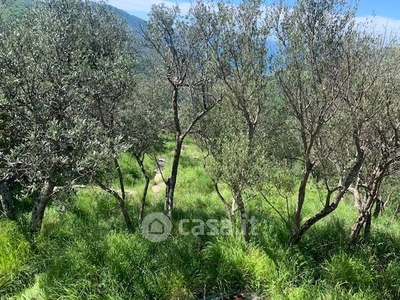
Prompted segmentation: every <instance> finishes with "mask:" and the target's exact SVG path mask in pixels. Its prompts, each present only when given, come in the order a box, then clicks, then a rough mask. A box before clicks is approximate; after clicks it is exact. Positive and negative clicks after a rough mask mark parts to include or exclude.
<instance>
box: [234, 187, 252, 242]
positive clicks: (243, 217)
mask: <svg viewBox="0 0 400 300" xmlns="http://www.w3.org/2000/svg"><path fill="white" fill-rule="evenodd" d="M233 198H234V201H235V202H236V204H237V209H238V210H239V212H240V226H241V230H242V236H243V239H244V240H245V241H246V242H248V241H249V226H248V218H247V213H246V208H245V206H244V202H243V198H242V193H241V191H239V190H236V191H234V197H233Z"/></svg>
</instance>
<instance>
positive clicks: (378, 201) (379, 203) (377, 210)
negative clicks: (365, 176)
mask: <svg viewBox="0 0 400 300" xmlns="http://www.w3.org/2000/svg"><path fill="white" fill-rule="evenodd" d="M383 207H384V203H383V201H382V200H381V198H380V197H378V198H377V199H376V202H375V209H374V218H377V217H379V215H380V214H381V213H382V211H383Z"/></svg>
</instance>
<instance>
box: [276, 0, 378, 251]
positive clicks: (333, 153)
mask: <svg viewBox="0 0 400 300" xmlns="http://www.w3.org/2000/svg"><path fill="white" fill-rule="evenodd" d="M271 11H272V14H273V15H274V16H275V22H274V24H275V25H274V26H273V28H274V29H273V30H274V34H275V35H276V38H277V41H278V55H277V58H276V67H275V75H276V78H277V81H278V86H279V90H280V93H281V97H282V100H283V101H284V105H285V107H286V110H287V112H288V114H289V115H290V116H291V118H292V120H293V125H294V126H293V127H294V129H295V131H296V132H297V136H298V140H299V144H300V145H301V146H300V147H301V148H300V149H301V153H302V154H301V156H300V157H298V159H299V162H300V163H301V164H302V166H303V172H302V174H301V179H300V182H299V189H298V192H297V202H296V208H295V212H294V214H293V219H292V230H291V240H290V243H291V244H292V245H293V244H297V243H298V242H299V241H300V239H301V237H302V236H303V234H304V233H305V232H306V231H307V230H308V229H309V228H310V227H311V226H313V225H314V224H315V223H316V222H318V221H319V220H321V219H322V218H324V217H326V216H327V215H329V214H330V213H331V212H333V211H334V210H335V209H336V208H337V206H338V205H339V203H340V201H341V200H342V199H343V197H344V195H345V193H346V191H347V189H348V188H349V187H350V185H351V184H352V183H353V182H354V180H355V179H356V178H357V175H358V173H359V170H360V168H361V166H362V165H363V163H364V160H365V155H366V153H365V151H366V147H367V144H366V140H365V139H364V138H363V133H364V131H363V130H364V126H365V122H366V120H367V118H368V115H367V114H360V110H358V107H360V105H361V104H362V103H364V101H365V97H366V94H367V93H368V91H369V90H371V88H372V87H373V85H374V83H375V82H376V80H377V77H378V74H379V68H378V66H379V56H377V55H375V54H376V51H374V47H373V43H372V42H371V39H370V38H369V36H368V34H365V33H363V31H362V30H360V28H356V24H355V21H354V17H355V9H354V8H351V7H349V6H348V5H347V3H346V2H345V1H341V0H323V1H302V0H300V1H298V2H297V3H296V4H295V5H294V7H289V6H286V5H284V4H281V5H279V6H278V7H276V8H275V9H273V10H271ZM361 29H362V28H361ZM369 113H371V111H369ZM318 173H319V174H320V175H321V176H320V177H319V178H320V179H322V185H320V186H321V187H322V188H323V189H324V190H325V199H324V201H323V207H322V208H321V209H320V210H319V211H317V212H315V213H314V214H313V215H312V216H311V217H309V218H308V219H307V220H305V221H303V220H302V218H303V206H304V203H305V201H307V187H308V186H309V184H310V182H311V181H312V179H313V178H312V177H313V174H318ZM316 179H317V180H318V177H317V178H316Z"/></svg>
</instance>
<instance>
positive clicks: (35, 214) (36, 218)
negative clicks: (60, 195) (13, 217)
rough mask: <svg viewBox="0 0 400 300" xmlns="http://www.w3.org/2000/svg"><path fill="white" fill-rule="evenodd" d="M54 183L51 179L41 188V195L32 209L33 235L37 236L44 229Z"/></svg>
mask: <svg viewBox="0 0 400 300" xmlns="http://www.w3.org/2000/svg"><path fill="white" fill-rule="evenodd" d="M53 189H54V184H53V183H52V182H50V181H46V182H45V183H44V184H43V187H42V189H41V190H40V193H39V197H38V198H37V199H36V201H35V204H34V206H33V209H32V218H31V228H30V233H31V237H34V236H36V235H37V234H38V233H39V232H40V230H41V229H42V223H43V217H44V212H45V210H46V207H47V205H48V203H49V201H50V198H51V194H52V193H53Z"/></svg>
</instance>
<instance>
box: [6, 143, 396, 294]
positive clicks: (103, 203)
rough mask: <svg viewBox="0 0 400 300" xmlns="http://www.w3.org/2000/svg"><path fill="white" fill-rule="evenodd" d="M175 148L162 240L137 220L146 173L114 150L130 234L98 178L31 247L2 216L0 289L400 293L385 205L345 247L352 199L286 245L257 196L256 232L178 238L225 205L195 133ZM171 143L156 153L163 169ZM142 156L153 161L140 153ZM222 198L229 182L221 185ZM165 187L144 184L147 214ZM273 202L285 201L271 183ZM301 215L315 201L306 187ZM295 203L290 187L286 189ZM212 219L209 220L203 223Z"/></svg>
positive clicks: (53, 215)
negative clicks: (356, 242) (169, 222)
mask: <svg viewBox="0 0 400 300" xmlns="http://www.w3.org/2000/svg"><path fill="white" fill-rule="evenodd" d="M186 146H187V148H186V149H185V150H184V151H183V153H182V165H181V167H180V173H179V175H178V185H177V191H176V199H175V201H176V202H175V204H176V207H175V208H176V210H175V215H174V230H173V232H172V235H171V236H170V237H169V238H168V239H167V240H166V241H164V242H160V243H152V242H150V241H148V240H147V239H145V238H144V237H143V236H142V234H141V232H140V228H139V227H138V225H137V224H136V216H137V213H138V208H139V201H140V196H141V191H142V188H143V178H142V177H141V173H140V170H139V169H138V168H137V166H136V163H135V161H134V160H133V159H132V157H130V156H129V155H125V156H123V157H122V158H121V160H120V162H121V167H122V170H123V172H124V174H125V179H126V181H127V187H128V188H129V189H130V190H134V191H136V192H135V193H130V194H129V195H128V198H127V202H128V203H127V204H128V208H129V212H130V214H131V217H132V220H133V221H134V222H135V233H133V234H128V233H127V232H126V229H125V224H124V221H123V218H122V216H121V213H120V210H119V208H118V204H117V203H116V201H115V199H114V198H113V197H111V196H110V195H108V194H107V193H105V192H103V191H101V190H100V189H98V188H94V187H93V188H91V187H88V188H85V189H82V190H79V191H78V192H77V194H76V195H71V196H70V197H69V198H68V199H64V201H66V202H65V203H64V205H65V208H66V209H65V211H64V212H61V211H60V209H59V208H60V207H59V205H60V204H57V203H53V204H51V205H50V207H49V208H48V209H47V211H46V215H45V220H44V224H43V230H42V232H41V235H40V236H39V237H38V238H37V239H36V241H35V244H34V247H31V245H30V243H29V240H28V234H27V226H26V219H27V217H28V216H27V215H26V213H25V214H23V215H20V216H18V218H17V220H18V221H17V222H16V221H6V220H0V229H1V230H0V245H1V248H0V299H198V298H201V297H203V296H204V295H213V294H221V293H227V292H231V291H239V290H242V291H245V290H246V291H249V292H253V293H255V294H258V295H260V296H262V297H264V298H265V299H299V300H303V299H312V300H315V299H321V300H326V299H360V300H361V299H399V298H400V289H399V286H400V267H399V266H400V259H399V258H398V253H400V225H399V223H398V222H394V221H393V220H394V219H393V215H392V214H390V213H389V212H385V214H384V215H382V216H381V217H379V218H378V219H374V220H373V227H372V236H371V239H370V241H369V243H368V244H364V245H360V246H357V247H349V246H348V236H349V234H350V229H351V225H352V224H353V222H354V221H355V220H356V218H357V213H356V211H355V209H354V207H353V203H352V199H351V198H347V199H345V200H344V201H343V203H342V204H341V205H340V206H339V207H338V209H337V210H336V211H335V212H334V213H333V214H332V215H330V216H329V217H327V218H326V219H324V220H323V221H322V222H320V223H318V224H316V226H315V227H313V228H312V229H311V230H310V231H309V232H307V234H306V235H305V236H304V239H303V240H302V242H301V243H300V244H299V246H297V247H294V248H288V247H287V242H288V239H289V232H288V230H287V228H286V227H285V224H284V223H283V222H282V221H281V220H280V219H279V217H278V216H277V214H276V213H275V212H274V211H273V210H272V209H271V207H270V206H269V205H268V204H267V203H266V202H265V201H264V200H262V199H261V198H259V197H253V198H251V199H249V200H248V201H247V209H248V214H249V216H255V217H256V219H258V223H257V225H256V235H255V236H252V237H251V242H250V243H249V244H246V243H244V242H243V240H242V239H241V237H240V236H208V235H205V236H197V237H196V236H193V235H191V234H190V235H188V236H182V235H179V234H178V230H177V227H178V222H179V220H181V219H184V218H189V219H201V220H206V219H208V218H214V219H216V220H222V219H224V218H225V217H226V212H225V210H224V206H223V205H222V203H221V201H220V200H219V198H218V197H217V195H216V194H215V192H214V191H213V186H212V182H211V181H210V179H209V178H208V176H207V174H206V173H205V171H204V170H203V168H202V153H201V151H200V150H199V148H198V147H196V146H195V145H194V143H193V142H192V141H191V140H188V141H187V143H186ZM172 152H173V143H171V142H168V143H167V150H166V151H165V152H164V153H160V155H159V156H162V157H166V158H167V162H166V165H165V172H166V174H168V171H169V168H170V167H171V156H172ZM146 165H147V167H148V169H150V170H152V169H155V167H154V166H153V165H152V161H151V160H150V159H149V158H147V159H146ZM221 190H222V193H223V194H224V195H225V196H226V198H227V199H228V200H229V199H230V197H231V196H230V192H229V190H228V189H227V188H226V187H225V186H223V185H222V186H221ZM163 196H164V191H161V192H160V193H159V194H154V193H153V192H152V191H151V190H149V196H148V203H147V204H148V205H147V207H146V213H150V212H159V211H161V210H162V207H163V200H164V199H163V198H164V197H163ZM269 197H270V201H271V202H272V203H274V205H276V206H277V207H279V208H280V209H283V208H285V205H286V203H285V202H284V201H283V199H282V198H280V197H279V196H278V195H277V194H276V193H274V192H273V191H271V193H270V194H269ZM307 197H308V198H307V202H306V206H305V217H307V216H308V215H311V214H313V213H315V212H316V211H318V210H319V209H320V207H321V202H320V199H319V195H318V193H317V191H316V189H315V187H312V188H311V189H310V190H309V191H308V194H307ZM290 201H291V203H290V205H291V207H292V209H293V205H294V204H295V195H293V197H291V198H290ZM207 230H208V229H206V232H207Z"/></svg>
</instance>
